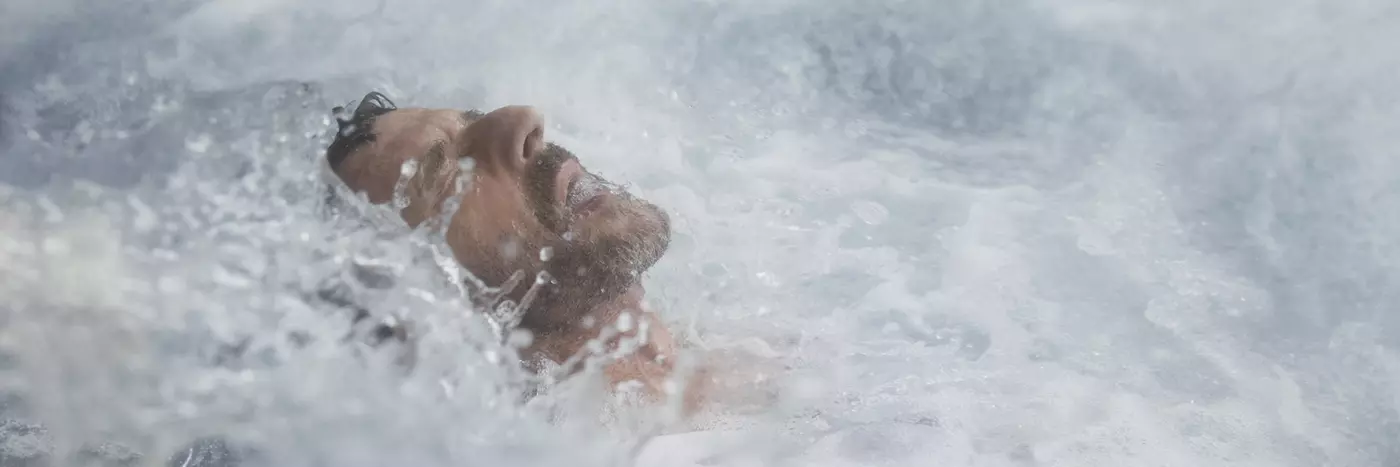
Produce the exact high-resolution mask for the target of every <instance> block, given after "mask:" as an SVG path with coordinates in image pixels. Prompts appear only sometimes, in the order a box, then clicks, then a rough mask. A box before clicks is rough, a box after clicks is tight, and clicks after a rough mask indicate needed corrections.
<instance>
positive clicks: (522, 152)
mask: <svg viewBox="0 0 1400 467" xmlns="http://www.w3.org/2000/svg"><path fill="white" fill-rule="evenodd" d="M467 132H468V133H469V134H470V138H469V139H470V141H471V143H470V144H471V145H472V146H473V148H472V149H473V150H474V151H479V153H482V154H479V155H482V156H486V158H487V159H490V160H491V162H492V163H498V164H501V165H502V166H503V167H504V168H507V169H510V170H521V169H524V167H525V164H526V163H527V162H529V161H530V158H532V157H534V156H535V155H536V154H539V152H540V150H541V149H543V148H544V118H543V117H541V116H540V113H539V112H537V111H535V109H534V108H533V107H530V106H524V105H513V106H507V107H501V108H499V109H496V110H493V111H491V112H490V113H487V114H486V115H484V116H482V117H481V118H480V119H478V120H477V121H475V122H473V123H472V124H471V125H470V126H468V127H467Z"/></svg>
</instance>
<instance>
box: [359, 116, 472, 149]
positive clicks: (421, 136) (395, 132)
mask: <svg viewBox="0 0 1400 467" xmlns="http://www.w3.org/2000/svg"><path fill="white" fill-rule="evenodd" d="M469 124H471V121H470V120H468V117H467V116H466V115H464V113H463V112H462V111H460V110H449V109H423V108H407V109H398V110H394V111H391V112H389V113H386V114H384V115H380V116H379V117H376V118H375V119H374V123H373V127H374V128H373V132H374V134H375V137H376V138H377V139H379V140H381V141H383V142H385V143H390V142H395V141H398V142H400V143H407V142H416V141H448V140H451V139H452V138H453V137H455V135H457V134H459V133H461V132H462V130H464V129H466V128H467V125H469Z"/></svg>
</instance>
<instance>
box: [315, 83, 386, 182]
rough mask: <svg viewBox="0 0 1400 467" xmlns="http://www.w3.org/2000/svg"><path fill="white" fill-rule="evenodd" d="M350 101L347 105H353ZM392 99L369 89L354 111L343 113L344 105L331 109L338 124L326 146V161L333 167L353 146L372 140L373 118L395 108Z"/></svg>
mask: <svg viewBox="0 0 1400 467" xmlns="http://www.w3.org/2000/svg"><path fill="white" fill-rule="evenodd" d="M353 104H354V102H351V103H350V104H347V106H348V105H353ZM397 109H398V107H397V106H395V105H394V101H391V100H389V98H388V97H386V96H385V95H384V94H381V93H380V92H379V91H370V92H369V94H365V97H362V98H360V104H359V105H357V106H355V112H354V113H351V114H349V115H346V113H345V107H343V106H337V107H336V108H334V109H331V114H332V115H335V122H336V125H337V126H338V128H337V130H336V133H335V139H334V140H332V141H331V145H330V146H328V147H327V148H326V161H327V162H329V163H330V166H331V168H332V169H335V168H336V167H337V166H339V165H340V164H341V162H344V161H345V158H346V157H348V156H349V155H350V153H351V152H353V151H354V150H355V148H358V147H360V146H361V145H363V144H365V143H368V142H371V141H374V131H373V130H374V118H375V117H378V116H380V115H384V114H386V113H389V112H391V111H394V110H397Z"/></svg>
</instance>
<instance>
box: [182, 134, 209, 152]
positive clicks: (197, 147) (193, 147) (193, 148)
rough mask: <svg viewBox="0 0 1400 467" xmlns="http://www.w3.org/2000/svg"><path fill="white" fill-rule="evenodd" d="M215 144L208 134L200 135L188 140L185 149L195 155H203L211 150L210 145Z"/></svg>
mask: <svg viewBox="0 0 1400 467" xmlns="http://www.w3.org/2000/svg"><path fill="white" fill-rule="evenodd" d="M213 142H214V141H213V140H212V139H210V138H209V135H208V134H200V135H199V136H196V137H194V138H192V139H186V140H185V149H187V150H189V151H190V152H193V153H195V154H203V153H204V152H205V151H208V150H209V145H210V144H213Z"/></svg>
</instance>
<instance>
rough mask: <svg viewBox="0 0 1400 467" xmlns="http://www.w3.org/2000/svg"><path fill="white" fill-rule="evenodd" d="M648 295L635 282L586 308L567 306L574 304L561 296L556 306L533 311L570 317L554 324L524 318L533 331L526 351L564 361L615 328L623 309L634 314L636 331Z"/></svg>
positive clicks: (527, 328)
mask: <svg viewBox="0 0 1400 467" xmlns="http://www.w3.org/2000/svg"><path fill="white" fill-rule="evenodd" d="M645 295H646V292H645V290H644V289H643V288H642V286H641V284H632V285H631V286H629V287H628V288H627V289H625V290H624V291H623V292H622V293H619V294H616V295H615V296H613V297H611V298H608V299H606V300H603V301H600V302H597V303H594V304H592V305H591V306H588V307H586V308H583V309H568V308H570V306H571V305H572V304H570V303H567V302H566V301H562V300H561V301H560V302H562V303H556V304H555V305H556V306H555V307H550V308H549V309H542V310H535V311H533V312H531V313H542V314H546V315H553V316H559V315H568V316H569V318H568V319H565V320H559V321H555V323H558V324H554V323H551V324H553V325H539V324H534V325H532V323H531V322H530V320H529V319H528V318H527V319H526V320H525V321H524V322H522V327H523V328H525V329H526V330H528V331H530V332H531V333H533V334H534V340H533V343H532V344H531V345H530V348H529V349H527V354H529V355H530V356H531V357H532V359H533V357H537V356H542V357H545V358H548V359H550V360H553V361H555V362H559V363H562V362H564V361H565V360H568V359H569V358H570V357H573V356H574V355H576V354H578V353H579V352H580V351H581V350H583V348H584V346H585V345H586V344H587V343H588V341H590V340H593V339H596V338H598V337H600V336H601V335H602V334H603V333H604V332H605V330H610V329H611V330H613V332H615V330H616V323H617V321H618V318H619V317H621V316H622V315H623V314H624V313H627V314H629V315H631V317H632V318H631V320H632V323H633V324H632V326H631V327H632V328H633V330H634V331H633V332H635V328H636V323H638V322H639V321H640V319H641V316H642V315H645V314H647V312H646V310H645V309H644V307H645V304H644V303H643V300H644V298H645ZM561 298H562V297H561Z"/></svg>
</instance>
